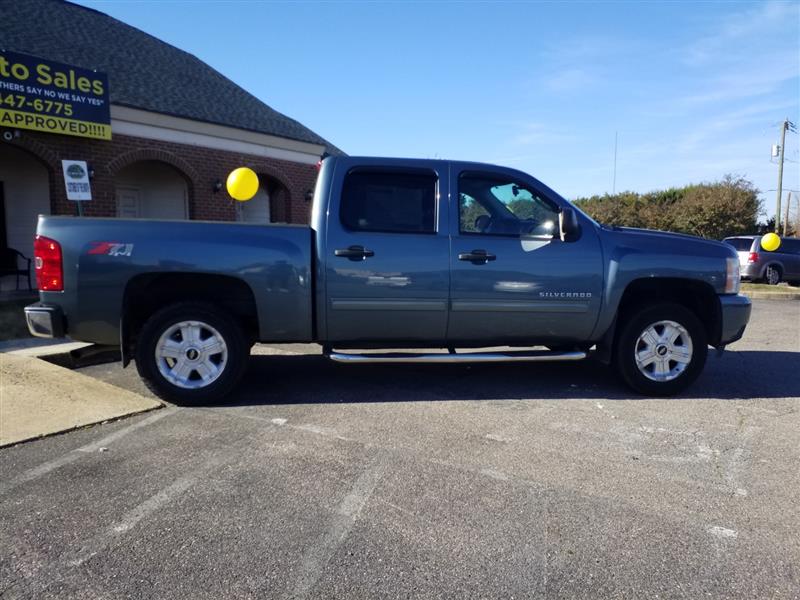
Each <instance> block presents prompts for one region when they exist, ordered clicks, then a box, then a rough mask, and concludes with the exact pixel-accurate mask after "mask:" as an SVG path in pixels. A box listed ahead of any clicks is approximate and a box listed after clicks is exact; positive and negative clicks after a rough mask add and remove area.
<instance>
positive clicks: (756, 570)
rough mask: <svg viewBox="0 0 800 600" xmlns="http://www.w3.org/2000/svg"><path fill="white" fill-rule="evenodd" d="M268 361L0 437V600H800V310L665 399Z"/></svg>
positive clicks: (758, 327) (414, 370)
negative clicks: (236, 379) (35, 433)
mask: <svg viewBox="0 0 800 600" xmlns="http://www.w3.org/2000/svg"><path fill="white" fill-rule="evenodd" d="M257 352H259V354H258V355H257V356H255V357H254V358H253V361H252V366H251V368H250V370H249V372H248V375H247V379H246V381H245V385H244V386H243V389H242V391H241V392H240V393H238V394H237V395H236V396H235V397H234V398H232V399H231V400H230V402H229V403H227V404H225V405H220V406H209V407H202V408H176V407H167V408H164V409H161V410H157V411H154V412H150V413H147V414H145V415H141V416H137V417H132V418H129V419H124V420H121V421H117V422H113V423H108V424H105V425H101V426H96V427H91V428H87V429H83V430H79V431H74V432H71V433H67V434H64V435H59V436H54V437H51V438H47V439H43V440H40V441H36V442H30V443H27V444H22V445H19V446H16V447H12V448H7V449H4V450H0V597H3V598H50V597H60V598H121V597H126V598H153V597H158V598H193V599H194V598H334V597H356V598H376V597H442V598H456V597H457V598H463V597H502V598H511V597H516V598H530V597H541V598H598V597H614V598H700V597H704V598H748V599H751V598H798V597H800V536H798V531H799V530H800V416H799V414H798V409H800V302H796V301H795V302H792V301H755V305H754V313H753V317H752V320H751V324H750V327H749V329H748V331H747V333H746V335H745V338H744V340H742V341H741V342H739V343H737V344H735V345H734V346H732V347H731V349H730V350H729V351H728V352H726V353H725V354H724V355H723V356H722V357H721V358H718V357H716V356H714V355H710V356H709V363H708V365H707V367H706V371H705V373H704V375H703V376H702V377H701V379H700V380H699V381H698V382H697V383H696V384H695V385H694V387H693V388H691V389H690V391H689V392H688V393H686V394H684V395H683V396H681V397H679V398H673V399H664V400H658V399H647V398H641V397H638V396H635V395H633V394H631V393H629V392H628V391H627V390H626V389H625V388H623V387H622V386H621V385H620V384H619V383H617V381H616V380H615V378H614V377H613V376H612V375H611V374H610V373H608V372H607V371H606V369H605V367H603V366H601V365H598V364H594V363H591V362H586V363H578V364H563V365H553V364H546V363H545V364H527V365H526V364H520V363H516V364H510V365H481V366H472V367H465V366H460V365H450V366H419V365H416V366H415V365H397V366H378V365H373V366H367V365H337V364H333V363H329V362H327V361H325V360H324V359H323V358H321V357H320V356H319V348H318V347H315V346H290V347H281V348H278V347H275V348H272V347H266V346H262V347H258V348H257ZM82 372H84V373H86V374H89V375H91V376H93V377H98V378H101V379H104V380H106V381H109V382H111V383H113V384H115V385H118V386H120V387H124V388H129V389H132V390H134V391H139V392H142V393H144V390H143V388H142V387H141V384H140V383H139V381H138V379H137V378H136V376H135V370H134V369H127V370H124V371H123V370H121V369H119V366H118V365H100V366H95V367H90V368H87V369H83V370H82Z"/></svg>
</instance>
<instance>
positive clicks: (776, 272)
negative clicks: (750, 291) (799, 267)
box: [764, 265, 782, 285]
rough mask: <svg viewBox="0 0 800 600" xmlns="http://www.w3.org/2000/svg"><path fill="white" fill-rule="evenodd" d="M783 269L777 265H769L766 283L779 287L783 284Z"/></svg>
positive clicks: (765, 277)
mask: <svg viewBox="0 0 800 600" xmlns="http://www.w3.org/2000/svg"><path fill="white" fill-rule="evenodd" d="M781 275H782V273H781V269H780V267H778V266H776V265H769V266H768V267H767V269H766V271H764V282H765V283H767V284H769V285H778V284H779V283H780V282H781Z"/></svg>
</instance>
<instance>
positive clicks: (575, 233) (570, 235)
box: [558, 207, 581, 242]
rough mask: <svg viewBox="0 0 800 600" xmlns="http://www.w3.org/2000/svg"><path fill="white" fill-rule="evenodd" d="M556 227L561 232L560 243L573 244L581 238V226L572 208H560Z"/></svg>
mask: <svg viewBox="0 0 800 600" xmlns="http://www.w3.org/2000/svg"><path fill="white" fill-rule="evenodd" d="M558 225H559V229H560V232H561V241H562V242H574V241H575V240H577V239H578V238H579V237H581V226H580V224H579V223H578V215H576V214H575V210H574V209H572V208H568V207H566V208H562V209H561V213H559V215H558Z"/></svg>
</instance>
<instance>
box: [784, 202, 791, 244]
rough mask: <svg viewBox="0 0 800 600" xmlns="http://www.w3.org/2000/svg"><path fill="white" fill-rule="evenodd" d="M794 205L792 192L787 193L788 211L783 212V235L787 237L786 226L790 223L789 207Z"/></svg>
mask: <svg viewBox="0 0 800 600" xmlns="http://www.w3.org/2000/svg"><path fill="white" fill-rule="evenodd" d="M791 205H792V192H788V193H787V194H786V211H785V212H784V213H783V237H786V227H787V226H788V225H789V207H790V206H791Z"/></svg>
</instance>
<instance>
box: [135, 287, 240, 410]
mask: <svg viewBox="0 0 800 600" xmlns="http://www.w3.org/2000/svg"><path fill="white" fill-rule="evenodd" d="M248 349H249V346H248V343H247V340H246V339H245V337H244V334H243V332H242V329H241V327H240V326H239V324H238V323H237V322H236V321H235V320H234V319H232V318H231V317H230V316H229V315H228V314H226V313H225V312H223V311H221V310H220V309H218V308H216V307H214V306H213V305H209V304H200V303H190V302H181V303H177V304H173V305H171V306H168V307H166V308H164V309H162V310H160V311H159V312H157V313H155V314H154V315H153V316H152V317H150V319H148V320H147V322H146V323H145V324H144V327H142V330H141V332H140V333H139V339H138V342H137V344H136V368H137V370H138V371H139V375H140V376H141V377H142V379H143V380H144V382H145V384H146V385H147V387H148V388H150V390H151V391H152V392H153V393H155V394H156V395H157V396H159V397H161V398H164V399H165V400H170V401H172V402H175V403H176V404H196V403H202V402H209V401H213V400H218V399H220V398H222V397H224V396H225V395H227V394H228V393H230V392H231V390H233V388H234V387H235V386H236V384H237V383H238V382H239V380H240V379H241V377H242V375H243V374H244V370H245V368H246V367H247V358H248V355H249V351H248Z"/></svg>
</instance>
